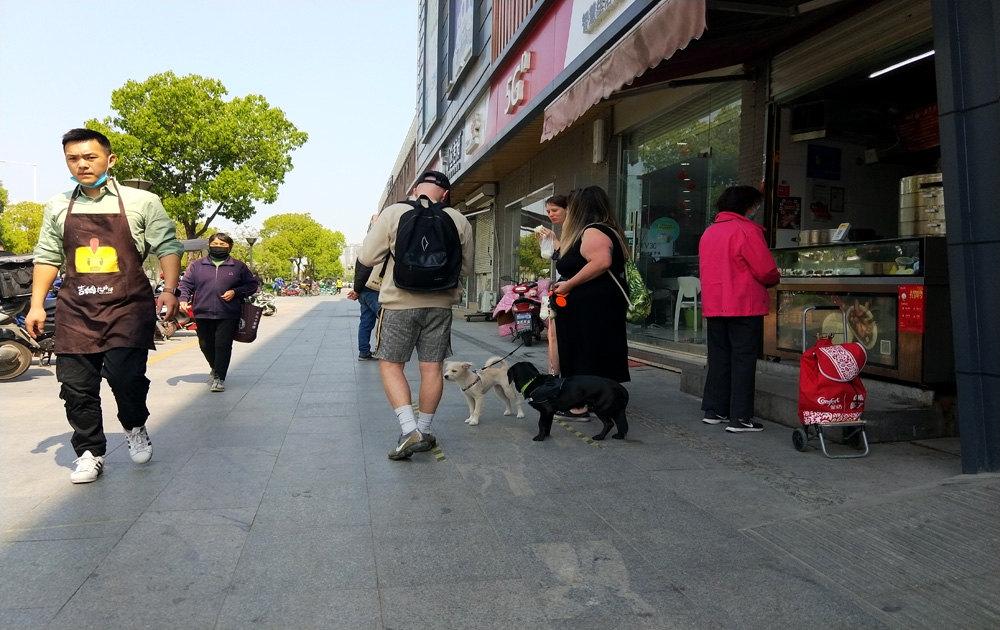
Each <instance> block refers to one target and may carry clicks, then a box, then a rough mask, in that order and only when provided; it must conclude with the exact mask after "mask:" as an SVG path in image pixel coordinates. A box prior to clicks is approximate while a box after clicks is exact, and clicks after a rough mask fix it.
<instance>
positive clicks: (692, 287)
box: [674, 276, 701, 332]
mask: <svg viewBox="0 0 1000 630" xmlns="http://www.w3.org/2000/svg"><path fill="white" fill-rule="evenodd" d="M700 294H701V280H699V279H698V278H695V277H694V276H682V277H680V278H677V306H676V308H675V309H674V332H677V327H678V325H680V321H681V309H685V308H693V309H694V332H698V296H699V295H700Z"/></svg>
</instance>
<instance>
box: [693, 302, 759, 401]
mask: <svg viewBox="0 0 1000 630" xmlns="http://www.w3.org/2000/svg"><path fill="white" fill-rule="evenodd" d="M763 335H764V316H763V315H754V316H749V317H709V318H708V330H707V334H706V337H707V339H708V376H707V377H706V378H705V393H704V395H703V396H702V399H701V408H702V409H703V410H704V411H706V412H712V413H717V414H719V415H720V416H727V417H729V418H736V419H740V420H749V419H750V418H753V403H754V394H755V393H756V389H757V378H756V377H757V358H758V357H759V356H760V349H761V344H762V343H763Z"/></svg>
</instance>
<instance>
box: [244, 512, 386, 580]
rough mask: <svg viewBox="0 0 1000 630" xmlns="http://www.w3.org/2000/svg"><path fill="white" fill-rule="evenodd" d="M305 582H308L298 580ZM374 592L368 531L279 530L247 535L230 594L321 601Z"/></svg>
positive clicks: (364, 528)
mask: <svg viewBox="0 0 1000 630" xmlns="http://www.w3.org/2000/svg"><path fill="white" fill-rule="evenodd" d="M304 576H308V579H305V580H304V579H303V577H304ZM375 587H376V573H375V558H374V555H373V553H372V534H371V528H370V527H368V526H367V525H365V526H338V527H323V528H314V529H310V530H303V529H300V528H298V527H297V526H295V525H292V526H289V527H286V528H281V527H280V525H279V524H274V525H273V526H271V527H268V528H267V530H266V531H258V530H257V529H256V528H255V529H253V530H252V531H251V533H250V537H249V538H248V539H247V541H246V545H245V547H244V548H243V554H242V557H241V558H240V562H239V566H238V567H237V571H236V576H235V578H234V580H233V593H236V594H240V593H253V592H258V591H265V590H273V591H274V592H276V593H281V592H286V591H287V592H291V591H294V592H297V593H299V594H301V595H311V596H312V597H316V598H319V597H322V596H323V595H324V594H326V593H329V592H330V591H332V590H334V589H372V588H375Z"/></svg>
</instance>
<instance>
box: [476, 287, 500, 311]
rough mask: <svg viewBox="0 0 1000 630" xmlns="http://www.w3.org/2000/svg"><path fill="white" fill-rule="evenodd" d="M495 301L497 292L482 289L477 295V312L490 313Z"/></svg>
mask: <svg viewBox="0 0 1000 630" xmlns="http://www.w3.org/2000/svg"><path fill="white" fill-rule="evenodd" d="M496 303H497V294H496V293H494V292H492V291H483V292H482V293H481V294H480V295H479V312H480V313H492V312H493V307H494V306H496Z"/></svg>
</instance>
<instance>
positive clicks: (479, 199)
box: [465, 184, 497, 209]
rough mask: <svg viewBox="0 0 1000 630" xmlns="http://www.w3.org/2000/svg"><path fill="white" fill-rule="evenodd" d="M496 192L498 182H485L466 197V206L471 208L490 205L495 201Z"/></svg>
mask: <svg viewBox="0 0 1000 630" xmlns="http://www.w3.org/2000/svg"><path fill="white" fill-rule="evenodd" d="M496 194H497V185H496V184H483V185H482V186H480V187H479V188H477V189H476V190H475V191H473V193H472V194H471V195H469V196H468V197H467V198H466V199H465V206H466V207H467V208H470V209H472V208H479V207H482V206H488V205H489V204H490V203H492V202H493V198H494V197H496Z"/></svg>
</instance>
